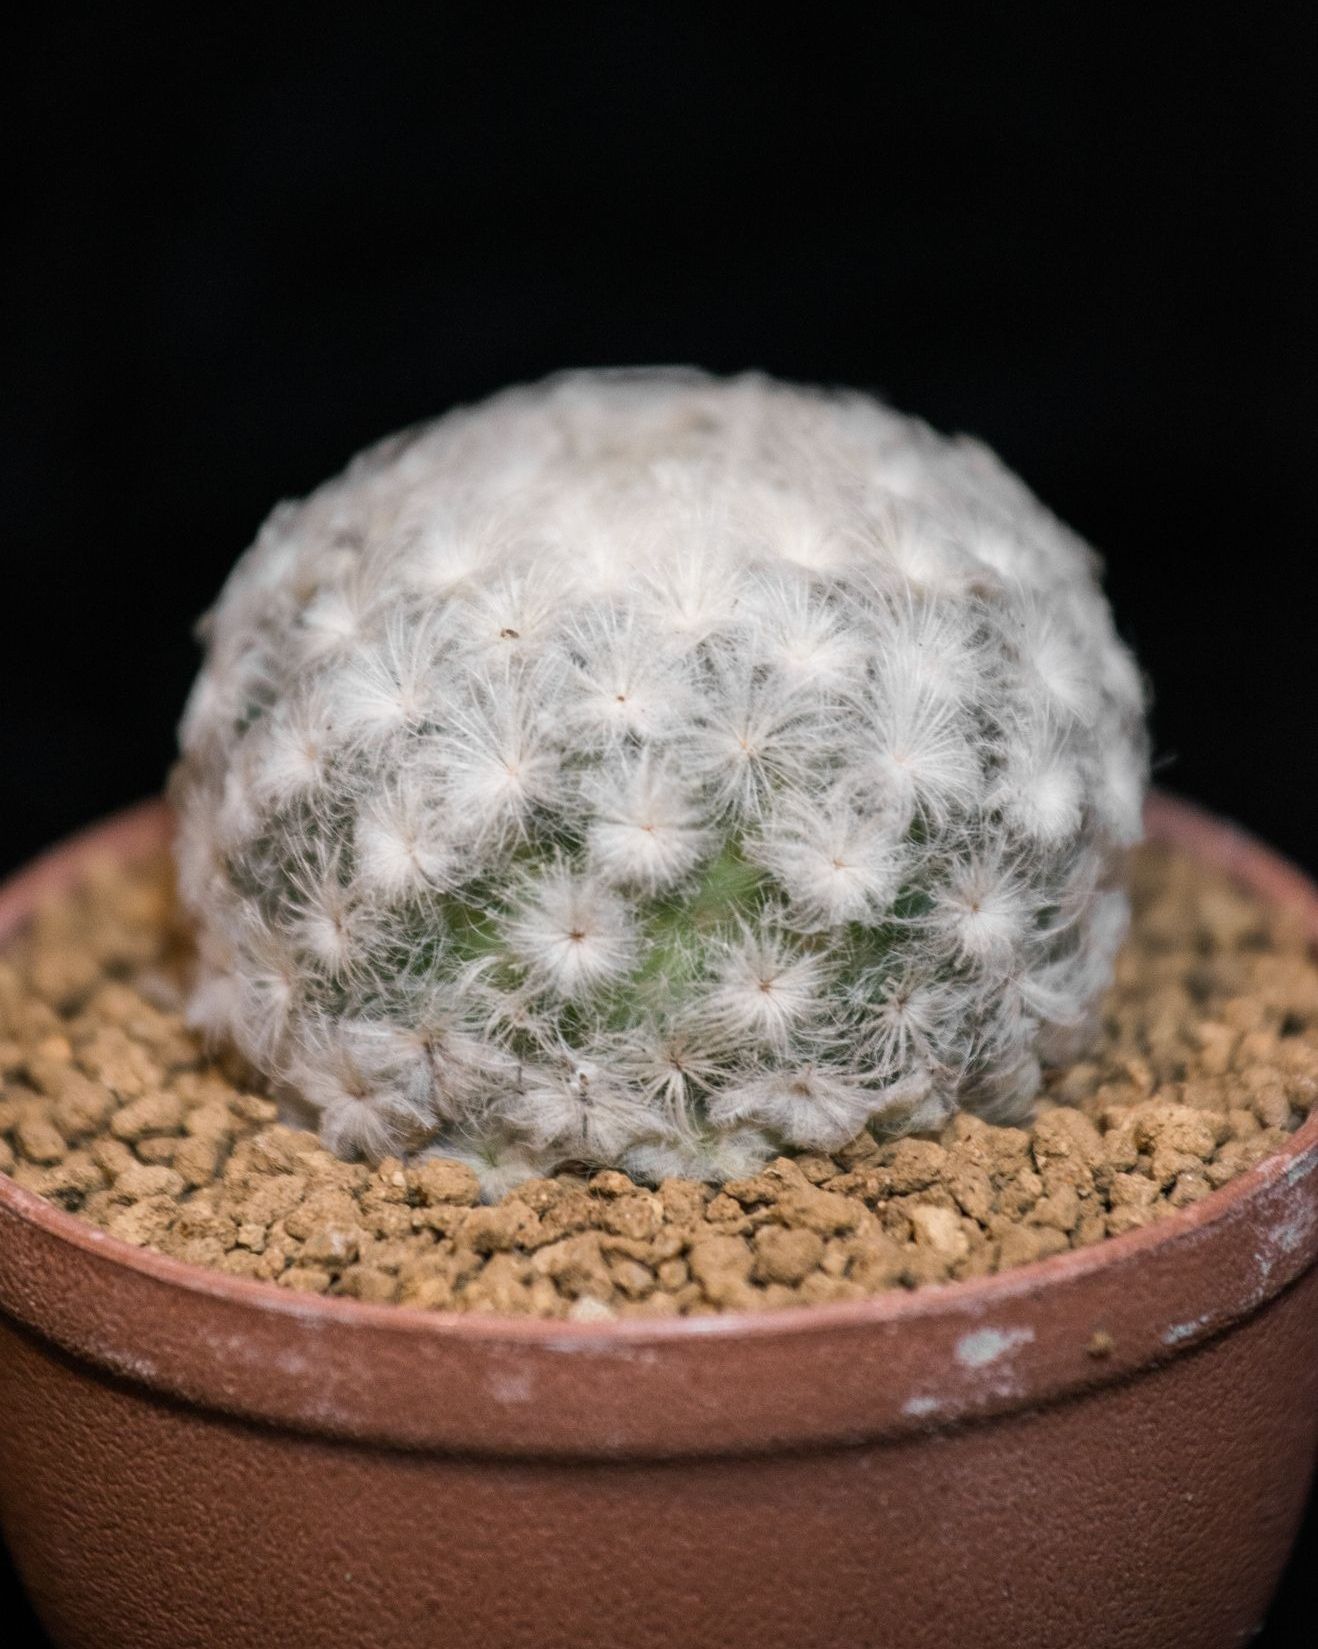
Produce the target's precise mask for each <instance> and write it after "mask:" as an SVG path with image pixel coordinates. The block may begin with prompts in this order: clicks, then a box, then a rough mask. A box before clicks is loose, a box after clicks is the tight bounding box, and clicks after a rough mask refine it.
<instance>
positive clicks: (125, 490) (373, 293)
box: [0, 4, 1318, 1649]
mask: <svg viewBox="0 0 1318 1649" xmlns="http://www.w3.org/2000/svg"><path fill="white" fill-rule="evenodd" d="M1044 15H1045V18H1046V20H1045V21H1041V20H1040V19H1039V18H1038V17H1036V16H1033V15H1031V16H1029V17H1028V18H1025V17H1023V16H1021V15H1020V14H1019V13H1013V12H1011V11H1010V10H1008V11H1006V12H1004V11H1003V9H1002V8H998V7H983V8H977V9H976V11H975V12H974V13H971V14H968V15H960V14H958V13H954V12H947V11H943V10H941V9H939V8H937V7H916V6H909V5H908V6H903V7H900V8H898V7H890V6H878V7H873V8H871V9H870V10H869V12H868V21H867V22H866V23H865V24H864V25H863V26H857V25H854V24H848V25H846V26H844V25H843V24H841V23H840V22H838V21H837V19H836V17H835V16H830V15H829V14H828V13H827V11H818V10H817V9H813V8H792V10H791V12H790V14H789V18H790V20H789V21H787V22H784V23H781V24H778V25H771V24H770V23H769V21H768V18H767V14H766V13H761V14H759V15H756V14H754V13H749V12H747V13H742V12H740V11H739V10H738V11H736V12H734V11H733V10H732V9H731V8H728V9H726V10H720V11H719V12H718V13H717V14H716V15H709V14H708V12H706V11H705V10H704V9H694V8H693V9H691V10H689V11H688V10H686V9H684V8H682V7H674V6H665V7H644V8H642V7H639V6H638V7H631V6H626V5H622V6H611V7H602V8H594V7H584V8H583V7H576V6H564V7H550V8H543V9H542V8H534V9H533V8H530V7H526V8H504V7H498V6H490V7H487V8H483V9H481V10H480V11H479V12H477V11H474V10H473V11H468V10H467V9H466V8H464V7H459V6H452V5H450V6H446V7H443V8H439V9H436V10H435V11H434V12H433V13H432V14H431V15H429V16H427V17H426V18H425V20H424V22H421V21H419V20H418V17H419V14H416V13H411V12H407V11H401V10H395V9H393V8H390V7H387V6H374V7H371V6H361V5H356V6H350V7H347V6H345V7H340V6H335V5H321V6H317V7H315V8H299V7H288V8H281V7H269V8H267V9H266V10H264V11H255V10H253V11H251V12H250V13H248V12H245V11H244V10H242V9H233V8H225V9H224V15H223V17H222V18H221V19H218V20H207V21H199V20H198V18H197V16H196V15H194V14H193V13H192V10H191V8H179V9H178V10H177V11H172V10H171V11H165V10H161V11H159V12H155V11H152V12H149V13H148V12H146V11H140V10H138V9H135V8H132V7H127V8H125V7H114V8H103V9H99V10H96V11H93V10H91V9H90V8H88V9H87V12H86V14H85V15H84V14H83V13H82V12H80V11H79V10H78V9H73V10H69V9H68V8H64V9H54V8H48V9H46V10H45V11H44V12H43V14H42V16H41V19H40V20H39V21H38V20H34V19H33V18H29V19H28V20H27V21H26V22H25V23H22V24H20V25H18V32H17V34H11V36H10V39H9V42H8V45H9V53H8V55H9V57H10V62H11V69H10V73H11V76H12V79H11V82H10V85H9V87H8V88H7V94H6V115H5V118H6V120H7V122H8V123H9V124H10V126H11V130H10V132H9V133H8V135H7V141H6V143H5V145H4V153H5V156H6V162H7V166H8V168H9V171H10V177H9V182H8V187H7V189H6V208H5V213H4V222H5V226H6V228H7V230H8V238H9V246H8V248H7V250H6V252H5V255H4V257H3V260H0V299H2V300H3V308H2V311H0V312H2V313H3V315H4V324H5V332H6V338H7V344H6V369H7V370H6V378H7V380H8V385H7V388H8V393H7V394H6V396H5V397H4V400H5V405H4V407H3V413H2V416H3V419H4V424H3V428H0V464H3V472H4V473H3V480H4V485H3V507H4V525H3V535H2V536H0V567H2V568H3V580H2V582H0V603H2V606H0V611H2V612H3V615H4V620H5V622H4V627H3V631H2V632H0V633H2V634H3V637H4V654H3V663H0V688H2V691H3V700H2V705H0V786H2V787H3V794H2V796H0V800H2V802H3V805H0V871H3V870H5V869H7V868H9V867H10V866H11V865H14V864H17V863H19V862H20V861H21V860H22V859H24V858H25V857H26V856H28V855H29V854H31V853H32V852H34V851H35V850H37V849H38V848H40V847H41V846H42V845H43V844H45V843H47V842H48V841H50V840H52V839H53V838H55V837H57V836H59V835H61V834H62V833H64V832H67V831H68V830H70V829H72V828H74V827H76V826H78V825H80V824H83V823H86V822H88V821H89V820H91V819H93V818H95V817H97V816H98V815H101V814H104V813H106V812H108V811H110V810H111V809H113V808H115V807H117V806H119V805H121V804H123V803H125V802H128V801H131V800H133V799H135V798H136V797H139V796H142V795H145V794H147V793H149V792H150V791H152V790H154V789H155V788H157V786H158V785H159V782H160V780H161V777H162V775H163V773H164V771H165V768H166V766H167V764H168V762H169V760H170V757H171V750H172V740H173V729H174V723H175V720H176V717H177V714H178V711H179V709H180V707H181V704H182V700H183V696H184V694H185V691H186V688H187V684H188V681H189V679H190V677H191V674H192V671H193V669H194V668H195V662H196V655H195V652H194V649H193V644H192V642H191V639H190V635H189V626H190V624H191V622H192V620H193V619H194V618H195V617H196V616H197V614H198V613H199V612H200V611H201V610H202V609H203V608H204V607H205V605H206V604H207V603H208V601H209V600H210V599H211V598H212V596H213V595H214V594H215V592H216V590H217V589H218V587H219V584H220V582H221V579H222V578H223V576H224V573H225V571H226V570H227V568H228V566H229V565H230V563H231V562H232V560H233V559H234V557H235V556H236V554H237V553H238V552H239V551H240V550H241V549H242V548H243V547H244V546H245V544H246V543H247V542H248V541H249V540H250V538H251V536H252V534H253V531H254V529H255V527H256V525H257V524H258V522H259V520H260V519H261V517H262V516H263V515H264V513H265V512H266V510H267V509H268V508H269V506H270V505H271V504H272V503H273V502H274V501H275V500H276V499H277V498H279V497H281V496H289V495H296V494H298V493H301V492H303V491H305V490H306V489H307V488H309V487H310V486H312V485H313V484H314V483H315V482H317V481H318V480H320V479H321V478H323V477H324V476H326V475H327V474H329V473H330V472H331V471H333V470H335V469H336V468H338V467H339V466H340V464H341V463H342V462H343V460H344V459H345V458H346V457H347V456H348V455H349V454H350V453H351V452H352V451H353V450H354V449H356V448H357V447H359V446H360V445H362V444H363V443H364V442H366V441H368V440H370V439H372V438H374V437H375V436H377V435H379V434H382V433H383V432H385V431H387V430H390V429H392V428H396V427H398V426H401V425H404V424H407V423H409V422H412V421H414V420H416V419H418V418H420V417H424V416H426V415H429V414H432V413H434V412H437V411H440V410H442V409H443V408H445V407H447V406H448V405H450V404H452V403H453V402H454V401H457V400H462V399H470V398H474V397H477V396H480V395H482V394H484V393H486V392H488V391H490V390H492V389H494V388H496V387H498V386H499V385H501V384H503V383H505V382H508V381H511V380H515V379H522V378H527V377H532V376H536V375H538V374H540V373H543V372H545V371H549V370H552V369H554V368H557V367H560V366H563V365H590V364H608V363H614V364H616V363H624V362H648V361H689V362H697V363H700V364H703V365H706V366H709V367H712V368H714V369H718V370H733V369H736V368H740V367H745V366H760V367H764V368H767V369H769V370H771V371H774V372H777V373H779V374H782V375H784V376H787V377H793V378H800V379H805V380H817V381H829V382H840V383H848V384H858V385H863V386H867V387H871V388H874V389H877V390H879V391H880V392H881V393H883V394H884V395H886V396H887V397H889V398H890V399H892V400H893V401H894V402H895V403H896V404H897V405H899V406H902V407H904V408H907V409H909V410H912V411H917V412H920V413H922V414H924V415H925V416H926V417H928V418H929V419H930V420H931V421H933V422H934V423H935V424H938V425H940V426H942V427H947V428H957V429H967V430H971V431H973V432H974V433H976V434H978V435H981V436H983V437H984V438H986V439H987V440H988V441H989V442H991V443H992V444H993V445H994V446H996V447H997V448H998V449H999V450H1000V451H1001V452H1002V453H1003V455H1004V456H1005V457H1006V459H1007V460H1008V462H1009V463H1011V464H1012V465H1013V467H1015V468H1016V469H1018V470H1019V471H1020V472H1021V473H1022V474H1023V475H1024V476H1025V477H1026V478H1027V479H1028V480H1029V481H1030V482H1031V483H1032V484H1033V486H1034V487H1035V488H1036V490H1037V491H1038V492H1039V493H1040V494H1041V495H1042V496H1043V498H1044V499H1045V500H1046V501H1047V502H1048V503H1049V504H1050V505H1052V506H1053V508H1055V509H1056V510H1057V511H1058V512H1059V513H1060V514H1061V515H1062V516H1064V517H1065V518H1066V519H1067V520H1069V521H1070V522H1071V523H1072V524H1073V525H1075V526H1076V527H1077V528H1079V529H1080V530H1081V531H1082V532H1083V533H1084V534H1085V535H1086V536H1088V537H1089V538H1091V539H1092V540H1093V541H1094V542H1095V543H1096V544H1098V545H1099V546H1100V547H1101V548H1102V549H1103V550H1104V552H1105V554H1106V556H1107V559H1108V568H1109V589H1110V591H1111V594H1112V598H1113V601H1114V604H1115V607H1116V611H1117V616H1118V621H1119V623H1120V625H1121V628H1122V630H1123V632H1124V633H1125V634H1126V635H1127V637H1128V638H1129V639H1130V640H1131V641H1132V642H1133V644H1134V645H1135V647H1136V649H1137V652H1138V654H1139V656H1140V658H1141V661H1142V663H1143V664H1144V666H1145V668H1146V670H1147V671H1148V673H1149V675H1150V677H1151V679H1152V682H1153V685H1154V691H1155V710H1154V733H1155V740H1156V749H1157V754H1158V760H1159V764H1160V765H1159V775H1160V778H1161V780H1162V782H1164V783H1166V784H1168V785H1169V786H1171V787H1173V788H1176V789H1179V790H1181V791H1183V792H1185V793H1187V794H1189V795H1192V796H1194V797H1196V798H1197V799H1199V800H1202V801H1204V802H1206V803H1208V804H1209V805H1210V806H1212V807H1214V808H1216V809H1217V810H1219V811H1223V812H1226V813H1229V814H1231V815H1233V816H1235V817H1237V818H1238V819H1240V820H1242V821H1244V822H1246V823H1247V824H1248V825H1250V826H1251V827H1252V828H1254V829H1255V830H1257V831H1258V832H1259V833H1260V834H1262V835H1264V836H1266V837H1267V838H1269V839H1270V840H1272V841H1273V842H1274V843H1276V844H1277V845H1279V846H1280V847H1281V848H1283V849H1284V850H1285V851H1287V852H1288V853H1290V854H1291V855H1292V856H1293V857H1295V858H1297V859H1298V860H1300V861H1301V862H1302V863H1305V864H1306V865H1307V866H1308V867H1309V868H1311V869H1318V784H1316V783H1315V762H1314V748H1315V745H1314V738H1313V732H1312V722H1313V711H1314V708H1315V698H1314V693H1313V690H1312V687H1311V681H1312V677H1313V671H1314V662H1313V656H1312V652H1313V649H1312V637H1313V635H1314V629H1315V622H1314V621H1315V604H1314V599H1313V583H1312V577H1311V572H1310V563H1311V561H1312V558H1313V556H1314V550H1315V544H1318V532H1316V531H1315V528H1316V527H1318V521H1316V519H1315V518H1316V516H1318V508H1316V506H1315V487H1314V463H1313V452H1314V437H1315V433H1316V430H1315V423H1316V421H1318V420H1316V418H1315V413H1316V411H1318V408H1316V405H1315V400H1314V397H1313V395H1312V391H1311V379H1312V375H1313V365H1314V359H1313V344H1314V329H1313V319H1314V310H1313V304H1312V293H1313V292H1314V290H1315V285H1316V284H1318V258H1316V257H1315V239H1314V228H1313V224H1314V210H1315V189H1314V185H1315V182H1316V181H1318V178H1316V173H1318V161H1316V158H1315V157H1316V150H1315V144H1314V135H1315V134H1314V132H1313V130H1312V128H1311V126H1310V125H1309V124H1308V108H1307V106H1308V102H1309V100H1310V99H1311V97H1312V89H1313V86H1314V83H1315V70H1316V69H1318V25H1316V24H1315V10H1314V8H1312V7H1311V6H1299V5H1295V6H1286V5H1276V4H1274V5H1269V6H1260V7H1240V8H1238V9H1235V10H1234V11H1233V12H1231V13H1218V14H1216V15H1213V16H1212V17H1211V18H1210V15H1209V14H1208V13H1207V12H1205V11H1203V10H1200V9H1198V8H1190V7H1185V8H1180V7H1166V8H1148V10H1147V15H1146V16H1144V17H1143V18H1142V19H1139V20H1136V21H1131V20H1130V18H1129V17H1127V16H1126V15H1125V13H1124V12H1121V11H1120V9H1118V12H1117V14H1116V15H1115V16H1114V15H1113V14H1109V12H1108V9H1107V8H1092V9H1091V10H1089V11H1087V12H1086V11H1081V12H1080V13H1078V14H1077V12H1076V11H1075V10H1074V9H1073V8H1070V7H1066V8H1063V7H1058V8H1056V9H1055V10H1053V11H1052V12H1050V13H1047V14H1044ZM1210 1418H1211V1419H1212V1421H1213V1423H1218V1421H1219V1420H1220V1423H1222V1424H1228V1423H1229V1417H1228V1416H1222V1417H1210ZM1311 1525H1312V1519H1311ZM1306 1550H1307V1553H1308V1561H1309V1562H1310V1563H1313V1562H1315V1560H1316V1559H1318V1550H1316V1543H1315V1536H1314V1533H1313V1530H1312V1527H1311V1528H1310V1532H1309V1534H1308V1536H1307V1548H1306ZM1300 1569H1301V1565H1299V1564H1297V1565H1295V1566H1293V1570H1292V1576H1291V1579H1290V1581H1289V1582H1288V1587H1289V1590H1288V1594H1287V1595H1288V1597H1289V1600H1290V1602H1291V1603H1292V1604H1293V1605H1295V1604H1299V1603H1300V1602H1301V1591H1302V1590H1304V1586H1303V1581H1302V1578H1301V1573H1300ZM1168 1583H1169V1585H1170V1584H1175V1580H1174V1577H1169V1581H1168ZM0 1590H2V1588H0ZM4 1608H7V1609H8V1610H9V1611H10V1617H11V1618H15V1617H16V1615H17V1613H18V1612H19V1611H21V1609H22V1605H21V1604H19V1603H18V1602H17V1601H16V1600H12V1599H11V1598H10V1596H9V1594H5V1595H4V1601H3V1604H0V1620H3V1619H4V1618H5V1617H4V1614H3V1609H4ZM1312 1633H1313V1627H1312V1618H1311V1619H1310V1622H1309V1628H1308V1631H1307V1632H1306V1633H1301V1634H1300V1635H1296V1633H1295V1631H1291V1632H1289V1633H1288V1632H1287V1630H1286V1629H1285V1627H1284V1626H1283V1625H1282V1624H1281V1622H1280V1620H1277V1621H1274V1625H1273V1627H1272V1628H1271V1629H1270V1631H1269V1632H1268V1634H1266V1636H1265V1638H1264V1639H1262V1640H1260V1641H1261V1642H1264V1643H1266V1644H1271V1645H1273V1646H1281V1645H1290V1644H1293V1645H1300V1644H1301V1643H1303V1644H1306V1645H1309V1644H1312V1642H1313V1635H1312ZM1187 1649H1191V1646H1187Z"/></svg>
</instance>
